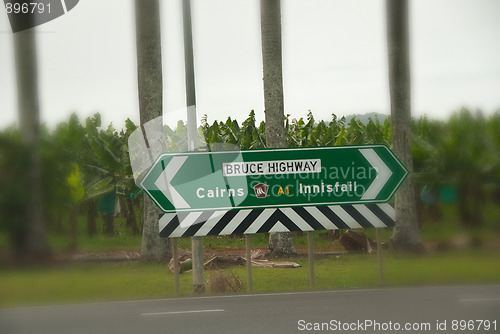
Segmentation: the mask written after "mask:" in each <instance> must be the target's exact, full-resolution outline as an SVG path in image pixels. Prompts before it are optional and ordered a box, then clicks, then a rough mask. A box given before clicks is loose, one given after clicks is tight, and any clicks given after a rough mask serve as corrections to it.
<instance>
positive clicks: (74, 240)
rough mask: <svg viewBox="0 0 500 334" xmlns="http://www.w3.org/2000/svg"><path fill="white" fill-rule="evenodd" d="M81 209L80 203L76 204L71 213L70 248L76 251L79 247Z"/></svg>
mask: <svg viewBox="0 0 500 334" xmlns="http://www.w3.org/2000/svg"><path fill="white" fill-rule="evenodd" d="M79 210H80V205H79V204H74V205H73V208H71V212H70V214H69V227H70V237H69V240H70V242H69V250H71V251H75V250H76V249H77V248H78V211H79Z"/></svg>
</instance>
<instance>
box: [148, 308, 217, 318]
mask: <svg viewBox="0 0 500 334" xmlns="http://www.w3.org/2000/svg"><path fill="white" fill-rule="evenodd" d="M208 312H224V310H223V309H217V310H193V311H173V312H155V313H142V314H141V315H142V316H150V315H169V314H187V313H208Z"/></svg>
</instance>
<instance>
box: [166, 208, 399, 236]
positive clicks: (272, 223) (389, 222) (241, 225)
mask: <svg viewBox="0 0 500 334" xmlns="http://www.w3.org/2000/svg"><path fill="white" fill-rule="evenodd" d="M394 224H395V210H394V208H393V207H392V206H391V205H390V204H388V203H382V204H354V205H332V206H309V207H307V206H306V207H299V206H298V207H289V208H279V209H247V210H221V211H201V212H179V213H166V214H164V215H163V216H162V217H161V218H160V221H159V228H160V236H161V237H164V238H179V237H192V236H206V235H230V234H253V233H266V232H288V231H314V230H336V229H359V228H373V227H375V228H382V227H392V226H394Z"/></svg>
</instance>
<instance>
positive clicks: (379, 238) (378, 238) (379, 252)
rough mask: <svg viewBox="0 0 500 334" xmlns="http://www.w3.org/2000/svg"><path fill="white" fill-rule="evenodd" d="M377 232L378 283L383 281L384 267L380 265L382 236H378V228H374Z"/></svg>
mask: <svg viewBox="0 0 500 334" xmlns="http://www.w3.org/2000/svg"><path fill="white" fill-rule="evenodd" d="M375 232H376V234H377V258H378V278H379V281H380V284H383V283H384V268H383V265H382V238H381V236H380V228H375Z"/></svg>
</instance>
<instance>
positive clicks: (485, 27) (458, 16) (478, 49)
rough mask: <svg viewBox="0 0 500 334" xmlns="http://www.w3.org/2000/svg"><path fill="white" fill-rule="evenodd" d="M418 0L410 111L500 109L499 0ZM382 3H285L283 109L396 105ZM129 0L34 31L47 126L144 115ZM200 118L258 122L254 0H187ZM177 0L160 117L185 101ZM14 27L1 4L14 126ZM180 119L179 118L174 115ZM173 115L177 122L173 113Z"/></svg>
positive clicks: (167, 11)
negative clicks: (74, 116)
mask: <svg viewBox="0 0 500 334" xmlns="http://www.w3.org/2000/svg"><path fill="white" fill-rule="evenodd" d="M410 3H411V7H410V10H411V13H410V15H411V51H412V53H411V67H412V94H413V99H412V107H413V114H414V115H415V116H420V115H423V114H427V115H429V116H431V117H435V118H440V119H443V118H446V117H447V116H448V115H449V114H450V113H451V112H452V111H454V110H457V109H458V108H460V107H461V106H467V107H469V108H472V109H476V108H481V109H482V110H484V111H485V112H486V113H488V114H490V113H492V112H494V111H495V110H496V109H497V108H500V43H499V41H500V1H498V0H439V1H438V0H418V1H416V0H414V1H410ZM384 6H385V2H384V1H381V0H357V1H352V0H314V1H311V0H309V1H306V0H282V33H283V67H284V68H283V70H284V90H285V92H284V94H285V113H287V114H291V115H292V117H297V118H298V117H304V116H305V115H306V114H307V111H308V110H311V111H312V112H313V113H314V115H315V117H316V119H318V120H319V119H325V120H329V119H330V118H331V116H330V115H331V113H336V114H337V115H339V116H341V115H348V114H352V113H366V112H372V111H375V112H380V113H386V114H388V113H389V93H388V82H387V52H386V38H385V36H386V35H385V13H384V9H385V8H384ZM133 10H134V2H133V1H131V0H106V1H100V0H80V2H79V4H78V5H77V6H76V7H75V8H74V9H73V10H71V11H70V12H68V13H67V14H65V15H63V16H61V17H59V18H57V19H55V20H53V21H51V22H49V23H46V24H44V25H42V26H39V27H37V28H36V31H37V42H38V58H39V59H38V63H39V71H40V75H39V76H40V78H39V83H40V102H41V118H42V121H43V122H46V123H47V124H48V125H50V126H53V125H55V124H57V123H58V122H61V121H65V120H67V119H68V117H69V114H70V113H71V112H73V111H76V112H77V113H78V115H79V116H80V117H81V118H82V119H83V118H85V117H87V116H89V115H92V114H93V113H95V112H100V113H101V114H102V115H103V121H104V123H105V124H108V123H109V122H113V123H114V124H115V127H117V128H121V127H122V126H123V124H124V120H125V119H126V118H131V119H132V120H133V121H135V122H138V119H139V111H138V102H137V76H136V73H137V70H136V51H135V28H134V27H135V25H134V12H133ZM192 10H193V29H194V32H193V33H194V36H193V37H194V49H195V72H196V85H197V86H196V89H197V102H198V106H197V107H198V113H199V118H200V117H201V115H203V114H207V115H208V117H209V120H210V121H214V120H225V119H226V118H227V117H228V116H231V117H232V118H236V119H238V120H240V121H241V120H243V119H245V118H246V116H247V115H248V114H249V112H250V110H251V109H254V110H255V111H256V114H257V115H258V118H259V119H263V117H264V116H263V110H264V102H263V100H264V99H263V92H262V89H263V86H262V59H261V49H260V23H259V20H260V18H259V8H258V1H257V0H192ZM181 16H182V15H181V8H180V0H163V1H161V19H162V22H161V24H162V53H163V54H162V56H163V81H164V113H166V114H167V115H172V111H174V110H177V109H179V108H182V107H184V106H185V105H184V104H185V93H184V65H183V47H182V29H181V27H182V26H181V20H180V18H181ZM12 45H13V41H12V31H11V29H10V25H9V22H8V18H7V14H6V11H5V9H0V128H3V127H5V126H6V125H9V124H12V123H14V122H17V102H16V89H15V73H14V70H13V68H14V65H13V64H14V63H13V47H12ZM177 117H178V116H172V118H177ZM175 120H177V119H175Z"/></svg>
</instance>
